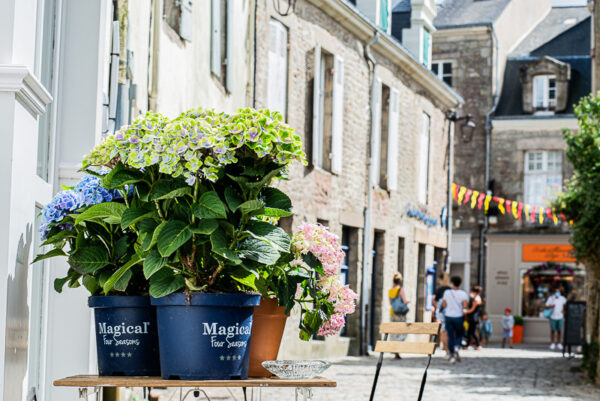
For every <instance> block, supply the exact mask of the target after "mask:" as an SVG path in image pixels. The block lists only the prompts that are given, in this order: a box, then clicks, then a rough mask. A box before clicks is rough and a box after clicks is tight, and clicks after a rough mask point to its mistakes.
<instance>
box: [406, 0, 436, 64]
mask: <svg viewBox="0 0 600 401" xmlns="http://www.w3.org/2000/svg"><path fill="white" fill-rule="evenodd" d="M408 1H410V27H409V28H404V29H402V44H403V45H404V47H406V48H407V49H408V51H409V52H411V53H412V54H413V56H414V57H416V58H417V60H419V62H420V63H421V64H423V65H425V67H427V68H431V47H432V45H431V37H432V34H433V33H434V32H435V27H434V26H433V19H434V18H435V16H436V14H437V9H436V6H435V0H404V1H403V2H408Z"/></svg>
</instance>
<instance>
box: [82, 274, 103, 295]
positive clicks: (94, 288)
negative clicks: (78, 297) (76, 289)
mask: <svg viewBox="0 0 600 401" xmlns="http://www.w3.org/2000/svg"><path fill="white" fill-rule="evenodd" d="M81 281H82V282H83V286H84V287H85V288H86V289H87V290H88V291H89V292H90V294H92V295H96V294H98V292H99V291H100V286H99V285H98V282H97V281H96V279H95V278H94V276H92V275H91V274H86V275H85V276H83V278H82V279H81Z"/></svg>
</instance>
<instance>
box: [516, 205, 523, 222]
mask: <svg viewBox="0 0 600 401" xmlns="http://www.w3.org/2000/svg"><path fill="white" fill-rule="evenodd" d="M522 213H523V204H522V203H521V202H519V206H518V207H517V218H518V219H519V220H521V216H522Z"/></svg>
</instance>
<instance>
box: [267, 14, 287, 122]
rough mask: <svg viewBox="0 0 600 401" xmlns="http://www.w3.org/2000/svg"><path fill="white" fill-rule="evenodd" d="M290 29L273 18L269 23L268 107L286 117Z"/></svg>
mask: <svg viewBox="0 0 600 401" xmlns="http://www.w3.org/2000/svg"><path fill="white" fill-rule="evenodd" d="M287 45H288V31H287V28H286V26H285V25H283V24H282V23H281V22H279V21H277V20H276V19H273V18H271V21H270V23H269V75H268V78H267V79H268V81H269V82H268V88H267V107H268V108H269V109H270V110H274V111H278V112H280V113H281V115H282V116H283V119H284V120H285V118H286V111H287V56H288V50H287Z"/></svg>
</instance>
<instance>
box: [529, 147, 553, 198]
mask: <svg viewBox="0 0 600 401" xmlns="http://www.w3.org/2000/svg"><path fill="white" fill-rule="evenodd" d="M561 185H562V151H559V150H558V151H556V150H555V151H536V152H527V153H525V191H524V198H525V203H527V204H530V205H532V206H537V207H540V206H546V204H547V203H548V202H549V201H551V200H552V199H553V198H554V197H555V195H556V194H557V193H558V192H560V189H561Z"/></svg>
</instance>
